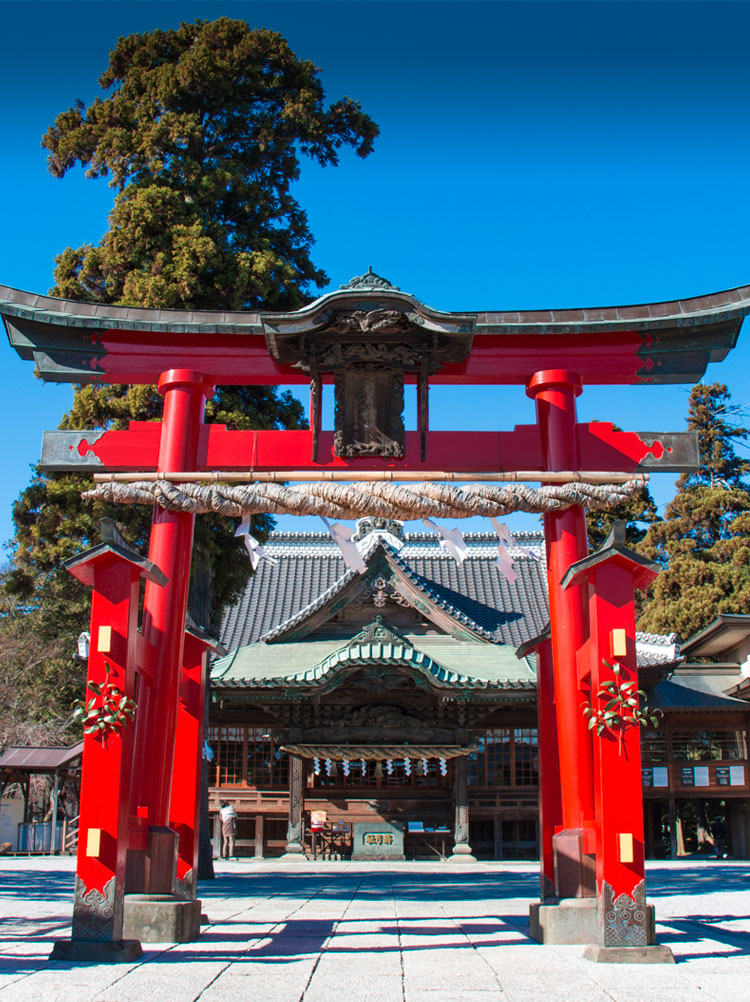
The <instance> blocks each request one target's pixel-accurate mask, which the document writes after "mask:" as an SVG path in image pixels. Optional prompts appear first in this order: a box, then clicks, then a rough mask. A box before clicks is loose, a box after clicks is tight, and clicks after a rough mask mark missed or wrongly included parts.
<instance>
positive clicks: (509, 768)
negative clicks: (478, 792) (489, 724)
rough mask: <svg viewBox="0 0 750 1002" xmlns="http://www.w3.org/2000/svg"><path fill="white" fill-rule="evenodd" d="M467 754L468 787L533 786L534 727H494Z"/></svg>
mask: <svg viewBox="0 0 750 1002" xmlns="http://www.w3.org/2000/svg"><path fill="white" fill-rule="evenodd" d="M475 744H477V745H478V748H477V751H475V752H472V753H471V755H470V756H469V786H479V787H483V786H506V787H508V786H510V787H512V786H536V785H537V784H538V782H539V774H538V755H539V749H538V743H537V730H536V728H535V727H494V728H492V729H491V730H488V731H486V732H485V733H484V734H483V735H482V736H481V737H480V738H479V739H478V740H476V741H475Z"/></svg>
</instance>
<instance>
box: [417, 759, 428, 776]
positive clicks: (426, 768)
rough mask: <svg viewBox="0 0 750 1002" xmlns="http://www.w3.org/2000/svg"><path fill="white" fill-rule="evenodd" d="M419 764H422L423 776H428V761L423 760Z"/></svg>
mask: <svg viewBox="0 0 750 1002" xmlns="http://www.w3.org/2000/svg"><path fill="white" fill-rule="evenodd" d="M419 764H420V767H421V773H422V775H423V776H426V775H427V774H428V772H429V766H428V764H427V759H426V758H423V759H422V760H421V761H420V763H419Z"/></svg>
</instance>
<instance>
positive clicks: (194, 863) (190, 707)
mask: <svg viewBox="0 0 750 1002" xmlns="http://www.w3.org/2000/svg"><path fill="white" fill-rule="evenodd" d="M219 649H221V650H222V651H223V648H220V645H218V644H216V642H215V641H213V640H211V639H210V638H209V637H208V636H206V635H205V634H203V633H202V631H199V630H197V629H191V628H188V629H187V630H186V631H185V643H184V649H183V656H182V668H181V671H180V691H179V705H178V708H177V732H176V739H175V756H174V760H175V767H174V772H173V777H172V792H171V797H170V807H169V818H170V821H169V823H170V827H171V828H172V829H173V830H174V831H176V832H177V834H178V836H179V841H178V845H177V888H176V893H177V896H178V897H179V898H182V899H183V900H185V901H193V900H195V898H196V897H197V876H198V837H199V832H200V806H201V775H202V768H203V741H204V733H205V719H204V718H205V706H206V686H207V684H208V655H209V652H210V651H212V650H219Z"/></svg>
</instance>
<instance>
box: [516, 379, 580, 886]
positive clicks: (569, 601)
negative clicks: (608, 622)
mask: <svg viewBox="0 0 750 1002" xmlns="http://www.w3.org/2000/svg"><path fill="white" fill-rule="evenodd" d="M580 392H581V378H580V376H578V375H577V374H576V373H574V372H568V371H567V370H564V369H547V370H543V371H540V372H537V373H535V374H534V376H532V378H531V380H530V381H529V385H528V388H527V393H528V395H529V396H531V397H533V398H534V400H535V402H536V412H537V423H538V426H539V435H540V439H541V443H542V457H543V461H544V466H545V469H546V470H577V469H580V463H579V456H578V439H577V430H576V406H575V398H576V397H577V396H578V394H580ZM544 535H545V542H546V549H547V574H548V582H549V584H548V587H549V605H550V629H551V649H552V662H553V670H554V686H555V704H556V714H557V729H558V739H559V740H558V746H559V755H560V763H559V766H560V788H561V798H562V828H561V830H560V831H559V832H557V833H556V834H555V836H554V840H555V855H556V878H555V886H556V892H557V895H558V897H581V896H586V895H588V894H593V886H592V882H593V873H592V866H591V857H590V853H591V851H592V850H593V846H592V845H591V838H590V834H592V832H591V829H590V825H591V823H592V822H593V818H594V785H593V752H592V743H591V736H590V734H589V733H588V731H587V729H586V726H585V722H584V721H583V719H582V717H581V711H580V705H581V702H582V701H583V700H584V699H586V698H588V695H589V692H588V685H587V684H586V683H585V682H584V680H582V679H581V677H580V675H579V668H578V652H579V650H580V648H581V647H582V646H583V643H584V640H585V638H586V632H587V628H586V614H585V613H586V610H585V605H584V596H583V594H582V592H581V589H580V588H577V587H576V588H571V589H568V590H564V589H563V588H562V587H561V586H560V581H561V580H562V577H563V575H564V574H565V572H566V571H567V570H568V568H569V567H570V565H571V564H573V563H575V562H576V561H578V560H581V559H582V558H583V557H585V556H586V554H587V552H588V542H587V535H586V515H585V512H584V510H583V508H582V507H581V506H580V505H574V506H573V507H572V508H569V509H568V510H567V511H563V512H548V513H546V514H545V515H544Z"/></svg>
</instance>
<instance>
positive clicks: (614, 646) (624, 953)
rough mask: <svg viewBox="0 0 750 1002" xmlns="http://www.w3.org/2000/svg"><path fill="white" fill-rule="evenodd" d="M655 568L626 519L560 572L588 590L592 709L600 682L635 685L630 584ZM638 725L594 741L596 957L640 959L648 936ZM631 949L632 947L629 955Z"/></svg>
mask: <svg viewBox="0 0 750 1002" xmlns="http://www.w3.org/2000/svg"><path fill="white" fill-rule="evenodd" d="M658 573H659V566H658V565H657V564H655V563H653V562H652V561H650V560H647V559H646V558H644V557H641V556H639V555H638V554H636V553H635V552H634V551H632V550H628V549H627V548H626V546H625V524H624V523H623V522H618V523H616V525H615V527H614V528H613V530H612V532H611V533H610V536H609V538H608V539H607V541H606V543H605V544H604V546H603V547H602V548H601V549H600V550H598V551H597V552H596V553H594V554H592V555H591V556H590V557H587V558H586V559H585V560H581V561H579V562H578V563H577V564H575V565H574V566H572V567H571V568H570V569H569V571H568V573H567V574H566V575H565V577H564V579H563V587H564V588H575V587H577V586H583V587H585V588H586V591H587V596H588V606H589V625H590V635H589V641H588V644H587V646H586V652H585V658H586V660H587V661H588V664H589V667H590V670H591V683H592V703H591V705H592V707H593V709H594V710H602V709H604V707H605V706H606V705H607V703H608V702H609V701H610V700H611V698H612V696H611V694H605V695H604V696H601V697H600V696H599V692H600V690H601V689H602V686H603V684H604V683H605V682H613V681H614V682H619V684H620V685H621V686H628V685H632V688H633V691H634V690H636V689H637V688H638V668H637V664H636V654H635V591H634V589H635V588H647V587H648V585H649V584H651V582H652V581H653V580H654V578H655V577H656V576H657V574H658ZM615 669H616V670H615ZM625 712H626V713H627V710H626V711H625ZM640 730H641V728H640V726H639V725H638V724H637V722H633V723H632V724H631V725H629V726H624V727H616V728H613V729H610V728H606V727H605V728H604V730H603V731H602V733H601V734H600V735H598V736H596V737H595V739H594V742H593V743H594V752H595V790H596V843H597V844H596V887H597V944H598V945H597V946H595V947H590V948H587V949H588V952H587V955H588V956H589V957H590V958H591V959H595V960H617V961H621V960H634V961H636V962H639V961H641V960H642V959H643V956H644V955H643V953H642V951H643V950H646V948H647V947H648V944H649V940H650V938H651V933H650V929H649V926H650V925H651V924H652V922H653V919H652V916H651V915H650V914H649V909H648V908H647V905H646V882H645V872H644V844H643V792H642V789H641V744H640V741H641V736H640ZM592 733H595V729H594V730H593V731H592ZM624 948H625V949H624ZM630 948H638V951H637V952H635V953H632V952H631V953H630V954H629V953H628V950H629V949H630ZM649 949H650V950H653V951H656V952H657V953H658V954H659V957H658V958H651V959H663V960H670V959H671V952H670V951H669V950H668V949H667V948H663V947H652V948H649ZM607 951H610V952H609V953H608V952H607ZM647 952H648V951H647Z"/></svg>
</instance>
